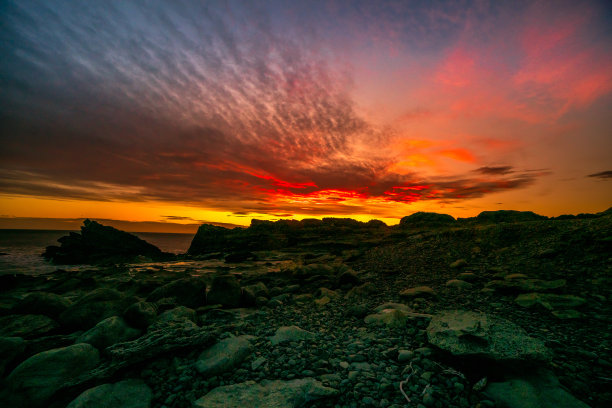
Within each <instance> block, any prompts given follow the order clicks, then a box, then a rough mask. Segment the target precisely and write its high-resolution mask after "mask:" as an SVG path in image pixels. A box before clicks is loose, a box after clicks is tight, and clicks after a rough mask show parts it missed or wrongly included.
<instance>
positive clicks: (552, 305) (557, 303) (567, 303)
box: [514, 293, 586, 310]
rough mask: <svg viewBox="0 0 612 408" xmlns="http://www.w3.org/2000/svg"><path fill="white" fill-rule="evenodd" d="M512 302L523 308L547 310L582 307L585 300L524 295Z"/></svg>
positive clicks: (576, 297)
mask: <svg viewBox="0 0 612 408" xmlns="http://www.w3.org/2000/svg"><path fill="white" fill-rule="evenodd" d="M514 301H515V302H516V303H517V304H518V305H519V306H523V307H532V306H534V305H541V306H543V307H545V308H546V309H548V310H556V309H570V308H574V307H578V306H582V305H583V304H585V303H586V300H585V299H583V298H581V297H578V296H573V295H555V294H550V293H524V294H521V295H518V296H517V298H516V299H514Z"/></svg>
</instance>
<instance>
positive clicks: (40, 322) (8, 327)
mask: <svg viewBox="0 0 612 408" xmlns="http://www.w3.org/2000/svg"><path fill="white" fill-rule="evenodd" d="M58 327H59V325H58V324H57V322H56V321H55V320H53V319H51V318H50V317H48V316H43V315H9V316H4V317H0V336H4V337H23V338H24V339H31V338H34V337H40V336H43V335H45V334H48V333H51V332H53V331H54V330H56V329H57V328H58Z"/></svg>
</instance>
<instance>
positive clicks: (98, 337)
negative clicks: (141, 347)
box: [77, 316, 141, 350]
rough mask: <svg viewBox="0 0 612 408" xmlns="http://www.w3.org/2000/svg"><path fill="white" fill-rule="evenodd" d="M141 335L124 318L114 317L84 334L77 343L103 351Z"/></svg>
mask: <svg viewBox="0 0 612 408" xmlns="http://www.w3.org/2000/svg"><path fill="white" fill-rule="evenodd" d="M140 334H141V332H140V330H138V329H134V328H132V327H130V326H128V325H127V324H126V322H125V320H123V318H121V317H118V316H112V317H109V318H108V319H104V320H102V321H101V322H100V323H98V324H97V325H95V326H94V327H93V328H91V329H89V330H88V331H86V332H85V333H83V334H82V335H81V336H80V337H79V338H78V339H77V343H89V344H91V345H92V346H94V347H96V348H97V349H99V350H102V349H105V348H106V347H108V346H111V345H113V344H115V343H119V342H122V341H128V340H132V339H135V338H137V337H138V336H140Z"/></svg>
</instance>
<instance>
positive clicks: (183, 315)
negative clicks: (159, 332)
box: [157, 306, 198, 323]
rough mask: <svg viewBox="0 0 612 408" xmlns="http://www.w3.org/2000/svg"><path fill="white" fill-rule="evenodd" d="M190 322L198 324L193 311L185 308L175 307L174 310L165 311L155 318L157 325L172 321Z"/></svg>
mask: <svg viewBox="0 0 612 408" xmlns="http://www.w3.org/2000/svg"><path fill="white" fill-rule="evenodd" d="M185 319H186V320H190V321H192V322H194V323H197V322H198V315H197V313H196V311H195V310H193V309H190V308H188V307H185V306H179V307H175V308H174V309H170V310H166V311H165V312H164V313H162V314H160V315H159V316H158V317H157V322H158V323H166V322H173V321H182V320H185Z"/></svg>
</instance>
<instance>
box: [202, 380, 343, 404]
mask: <svg viewBox="0 0 612 408" xmlns="http://www.w3.org/2000/svg"><path fill="white" fill-rule="evenodd" d="M337 394H338V391H337V390H335V389H333V388H329V387H324V386H323V385H322V384H321V383H320V382H319V381H316V380H314V379H313V378H302V379H298V380H291V381H281V380H275V381H268V382H263V381H262V382H261V383H255V382H253V381H247V382H243V383H240V384H234V385H227V386H224V387H217V388H215V389H214V390H212V391H211V392H209V393H208V394H206V395H205V396H204V397H202V398H200V399H199V400H197V401H195V402H194V404H193V407H194V408H246V407H249V408H297V407H301V406H303V405H304V404H305V403H306V402H308V401H313V400H317V399H321V398H325V397H330V396H334V395H337Z"/></svg>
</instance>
